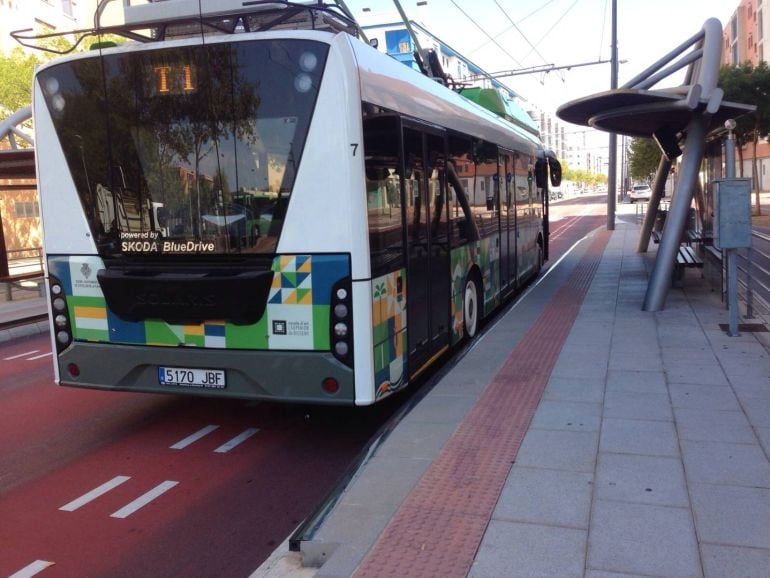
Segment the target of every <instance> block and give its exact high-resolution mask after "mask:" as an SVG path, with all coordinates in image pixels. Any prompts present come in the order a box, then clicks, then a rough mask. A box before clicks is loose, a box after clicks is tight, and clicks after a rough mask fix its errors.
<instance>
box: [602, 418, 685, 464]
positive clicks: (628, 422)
mask: <svg viewBox="0 0 770 578" xmlns="http://www.w3.org/2000/svg"><path fill="white" fill-rule="evenodd" d="M599 450H600V451H602V452H613V453H617V454H637V455H648V456H670V457H678V456H679V444H678V442H677V439H676V432H675V431H674V425H673V423H671V422H665V421H647V420H635V419H616V418H605V419H604V422H603V425H602V435H601V442H600V444H599Z"/></svg>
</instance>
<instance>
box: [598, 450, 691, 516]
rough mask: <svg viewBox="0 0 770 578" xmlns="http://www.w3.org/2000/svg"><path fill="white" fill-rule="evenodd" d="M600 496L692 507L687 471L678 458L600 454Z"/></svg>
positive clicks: (600, 497)
mask: <svg viewBox="0 0 770 578" xmlns="http://www.w3.org/2000/svg"><path fill="white" fill-rule="evenodd" d="M594 485H595V486H596V489H595V496H596V498H597V499H602V500H614V501H618V502H634V503H639V504H654V505H658V506H678V507H683V508H686V507H689V504H690V502H689V498H688V496H687V486H686V483H685V477H684V470H683V469H682V463H681V461H680V460H679V459H678V458H669V457H659V456H637V455H628V454H610V453H600V454H599V462H598V465H597V469H596V480H595V482H594Z"/></svg>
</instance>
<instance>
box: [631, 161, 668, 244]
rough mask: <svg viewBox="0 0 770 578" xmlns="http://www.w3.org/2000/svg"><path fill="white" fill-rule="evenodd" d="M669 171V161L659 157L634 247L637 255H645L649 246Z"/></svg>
mask: <svg viewBox="0 0 770 578" xmlns="http://www.w3.org/2000/svg"><path fill="white" fill-rule="evenodd" d="M670 171H671V161H670V160H668V157H666V155H660V162H659V163H658V172H656V173H655V181H654V182H653V183H652V195H651V196H650V202H649V203H648V204H647V213H646V214H645V215H644V222H643V223H642V232H641V233H640V235H639V243H638V244H637V246H636V252H637V253H646V252H647V248H648V247H649V246H650V233H652V228H653V227H654V226H655V217H656V216H657V214H658V207H659V206H660V199H662V198H663V193H664V192H665V189H666V179H668V173H669V172H670Z"/></svg>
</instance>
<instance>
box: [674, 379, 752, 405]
mask: <svg viewBox="0 0 770 578" xmlns="http://www.w3.org/2000/svg"><path fill="white" fill-rule="evenodd" d="M668 389H669V392H670V393H671V405H672V407H681V408H683V409H705V410H722V411H740V410H741V406H740V405H739V404H738V399H737V398H736V397H735V394H734V393H733V391H732V389H731V388H729V387H703V386H701V385H693V384H689V383H671V384H669V386H668Z"/></svg>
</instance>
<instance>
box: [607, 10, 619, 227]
mask: <svg viewBox="0 0 770 578" xmlns="http://www.w3.org/2000/svg"><path fill="white" fill-rule="evenodd" d="M610 53H611V58H610V89H611V90H614V89H616V88H617V87H618V0H612V47H611V50H610ZM609 145H610V154H609V167H608V169H609V170H608V171H607V230H608V231H614V230H615V207H616V201H615V199H616V198H617V164H618V135H617V134H615V133H614V132H611V133H610V142H609Z"/></svg>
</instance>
